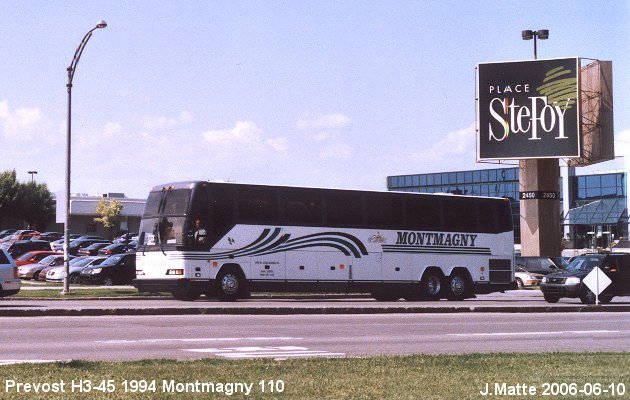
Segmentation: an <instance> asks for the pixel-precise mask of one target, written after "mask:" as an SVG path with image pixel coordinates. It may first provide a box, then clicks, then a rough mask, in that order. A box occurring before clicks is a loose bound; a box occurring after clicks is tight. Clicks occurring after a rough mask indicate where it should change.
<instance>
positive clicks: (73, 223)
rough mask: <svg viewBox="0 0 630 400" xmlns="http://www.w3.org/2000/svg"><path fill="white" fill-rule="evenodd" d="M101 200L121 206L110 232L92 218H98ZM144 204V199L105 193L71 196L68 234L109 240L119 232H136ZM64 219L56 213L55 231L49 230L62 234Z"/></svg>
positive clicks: (58, 208)
mask: <svg viewBox="0 0 630 400" xmlns="http://www.w3.org/2000/svg"><path fill="white" fill-rule="evenodd" d="M103 199H105V200H116V201H118V202H120V203H121V204H122V206H123V208H122V211H121V215H120V222H119V224H118V226H117V227H115V228H112V230H111V231H110V230H109V229H106V228H105V227H104V226H103V224H102V223H98V222H96V221H94V218H97V217H99V215H98V214H97V212H96V207H97V206H98V204H99V202H100V201H101V200H103ZM145 203H146V199H132V198H128V197H125V195H124V194H122V193H106V194H103V195H100V196H89V195H84V194H73V195H72V196H70V217H69V230H70V233H80V234H90V235H96V236H101V237H104V238H109V236H110V235H112V234H113V235H115V234H117V233H118V232H120V231H125V232H138V230H139V228H140V219H141V218H142V213H143V211H144V205H145ZM57 210H58V211H60V207H57ZM64 218H65V216H64V215H63V214H61V213H58V215H57V223H56V224H55V229H50V230H56V231H59V232H63V221H64Z"/></svg>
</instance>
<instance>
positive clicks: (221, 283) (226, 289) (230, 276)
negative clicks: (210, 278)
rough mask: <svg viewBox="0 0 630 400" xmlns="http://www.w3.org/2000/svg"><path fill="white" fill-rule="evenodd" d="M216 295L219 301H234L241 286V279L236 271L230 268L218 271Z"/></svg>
mask: <svg viewBox="0 0 630 400" xmlns="http://www.w3.org/2000/svg"><path fill="white" fill-rule="evenodd" d="M216 283H217V287H216V296H217V298H218V299H219V300H221V301H235V300H236V299H238V297H239V296H238V295H239V292H240V290H241V287H242V286H243V281H242V279H241V277H240V275H239V273H238V272H236V271H234V270H232V269H230V270H227V271H225V270H224V271H221V272H219V275H217V280H216Z"/></svg>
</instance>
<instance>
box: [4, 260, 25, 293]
mask: <svg viewBox="0 0 630 400" xmlns="http://www.w3.org/2000/svg"><path fill="white" fill-rule="evenodd" d="M21 284H22V282H21V281H20V279H18V272H17V266H16V265H15V262H14V261H13V258H11V255H10V254H9V253H7V251H6V250H2V249H0V297H6V296H11V295H14V294H16V293H17V292H19V291H20V286H21Z"/></svg>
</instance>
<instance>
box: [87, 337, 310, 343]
mask: <svg viewBox="0 0 630 400" xmlns="http://www.w3.org/2000/svg"><path fill="white" fill-rule="evenodd" d="M248 340H250V341H268V340H304V338H295V337H285V336H281V337H242V338H172V339H169V338H166V339H137V340H96V341H94V343H105V344H128V343H164V342H175V343H180V342H239V341H248Z"/></svg>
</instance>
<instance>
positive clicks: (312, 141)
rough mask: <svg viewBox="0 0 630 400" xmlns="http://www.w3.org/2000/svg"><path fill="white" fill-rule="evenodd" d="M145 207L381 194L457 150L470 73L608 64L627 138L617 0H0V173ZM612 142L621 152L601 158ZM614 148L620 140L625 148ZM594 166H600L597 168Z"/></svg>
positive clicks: (454, 157) (623, 32)
mask: <svg viewBox="0 0 630 400" xmlns="http://www.w3.org/2000/svg"><path fill="white" fill-rule="evenodd" d="M100 20H105V21H106V22H107V24H108V26H107V28H105V29H99V30H97V31H95V32H94V34H93V36H92V38H91V39H90V41H89V43H88V44H87V46H86V48H85V51H84V53H83V55H82V57H81V60H80V62H79V65H78V67H77V69H76V73H75V75H74V80H73V89H72V125H71V128H72V185H71V191H72V192H73V193H88V194H92V195H96V194H100V193H107V192H122V193H125V194H126V195H127V196H128V197H135V198H145V197H146V196H147V194H148V192H149V190H150V189H151V188H152V187H153V186H155V185H158V184H162V183H167V182H175V181H186V180H198V179H199V180H222V181H231V182H244V183H262V184H281V185H296V186H316V187H336V188H351V189H366V190H386V177H387V176H390V175H401V174H417V173H427V172H437V171H457V170H469V169H477V168H489V167H497V165H495V164H487V163H486V164H478V163H476V155H475V148H476V145H475V143H476V142H475V119H476V111H475V110H476V103H475V91H476V90H475V86H476V82H475V67H476V65H477V64H478V63H480V62H492V61H516V60H530V59H532V58H533V41H523V40H521V30H523V29H531V30H537V29H549V31H550V37H549V39H548V40H544V41H538V57H539V58H541V59H542V58H560V57H574V56H577V57H584V58H591V59H601V60H612V62H613V75H614V87H615V90H614V108H615V111H614V126H615V135H616V138H617V139H616V140H618V142H619V143H620V144H625V143H630V91H629V89H630V1H629V0H610V1H608V0H606V1H604V0H589V1H583V0H576V1H546V2H515V1H449V0H446V1H443V0H441V1H399V0H391V1H367V0H360V1H359V0H357V1H352V0H347V1H330V0H326V1H321V0H312V1H308V0H299V1H276V0H265V1H238V0H236V1H218V0H207V1H116V0H113V1H73V0H69V1H49V2H42V1H15V0H7V1H2V2H0V21H1V23H0V38H1V40H2V46H1V47H0V49H1V50H0V51H1V52H2V57H0V71H2V72H3V73H2V74H1V75H0V149H1V150H0V155H1V156H0V171H6V170H13V169H15V170H16V172H17V176H18V180H20V181H23V182H25V181H29V180H30V179H31V175H30V174H29V173H28V171H33V170H35V171H37V175H35V179H36V180H37V182H39V183H45V184H47V185H48V188H49V189H50V190H51V191H52V192H58V191H63V190H64V188H65V171H66V166H65V160H66V150H65V149H66V133H67V118H68V110H67V108H68V93H67V90H66V83H67V72H66V68H67V67H68V66H69V65H70V62H71V60H72V56H73V54H74V51H75V49H76V48H77V46H78V45H79V43H80V42H81V39H82V38H83V36H84V35H85V34H86V33H87V32H88V31H89V30H90V29H92V28H93V27H94V26H95V25H96V23H97V22H98V21H100ZM622 147H624V146H623V145H621V146H619V148H622ZM626 147H628V146H626ZM603 168H606V166H605V165H603Z"/></svg>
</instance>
